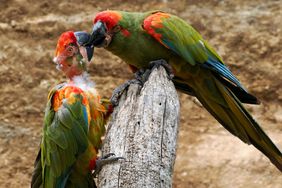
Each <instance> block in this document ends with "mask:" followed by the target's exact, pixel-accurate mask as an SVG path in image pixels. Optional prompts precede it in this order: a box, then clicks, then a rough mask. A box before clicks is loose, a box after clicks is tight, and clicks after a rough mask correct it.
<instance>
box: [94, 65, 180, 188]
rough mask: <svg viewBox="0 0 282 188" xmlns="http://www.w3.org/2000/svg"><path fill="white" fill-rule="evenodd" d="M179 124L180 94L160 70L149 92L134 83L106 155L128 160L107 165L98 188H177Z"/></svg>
mask: <svg viewBox="0 0 282 188" xmlns="http://www.w3.org/2000/svg"><path fill="white" fill-rule="evenodd" d="M178 125H179V100H178V95H177V92H176V90H175V87H174V85H173V83H172V81H170V80H169V79H168V75H167V73H166V71H165V69H164V68H163V67H162V66H160V67H159V68H156V69H154V70H153V71H152V73H151V75H150V76H149V78H148V80H147V81H146V83H145V84H144V86H143V88H141V86H139V85H137V84H132V85H130V87H129V88H128V89H127V90H126V91H125V92H124V93H123V95H122V96H121V98H120V101H119V105H118V106H117V107H116V108H115V110H114V113H113V115H112V119H111V120H110V122H109V124H108V131H107V135H106V137H105V140H104V145H103V148H102V154H107V153H115V154H116V156H121V157H124V158H125V160H124V161H121V162H116V163H112V164H109V165H105V166H104V167H103V169H102V171H101V172H100V174H99V176H98V187H99V188H116V187H122V188H144V187H145V188H153V187H164V188H166V187H172V172H173V166H174V161H175V153H176V143H177V135H178Z"/></svg>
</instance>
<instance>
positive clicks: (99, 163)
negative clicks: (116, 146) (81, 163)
mask: <svg viewBox="0 0 282 188" xmlns="http://www.w3.org/2000/svg"><path fill="white" fill-rule="evenodd" d="M121 159H122V160H125V158H124V157H115V154H114V153H108V154H106V155H104V156H102V157H100V158H99V159H97V160H96V165H95V169H94V173H93V174H92V176H93V177H94V178H96V177H97V175H98V174H99V172H100V171H101V170H102V167H103V166H104V165H106V164H110V163H114V162H116V161H119V160H121Z"/></svg>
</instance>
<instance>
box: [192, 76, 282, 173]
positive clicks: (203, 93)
mask: <svg viewBox="0 0 282 188" xmlns="http://www.w3.org/2000/svg"><path fill="white" fill-rule="evenodd" d="M199 77H200V78H199ZM199 77H198V78H199V79H200V80H199V79H197V82H195V87H196V88H194V91H195V94H196V96H197V98H198V99H199V101H200V102H201V103H202V104H203V106H204V107H205V108H206V109H207V110H208V111H209V112H210V113H211V114H212V115H213V116H214V117H215V118H216V119H217V121H218V122H219V123H221V124H222V125H223V126H224V127H225V128H226V129H227V130H228V131H229V132H231V133H232V134H233V135H235V136H237V137H239V138H240V139H241V140H242V141H243V142H245V143H247V144H253V145H254V146H255V147H256V148H257V149H258V150H260V151H261V152H262V153H264V154H265V155H266V156H267V157H268V158H269V159H270V161H271V162H272V163H273V164H274V165H275V166H276V167H277V168H278V169H279V170H280V171H281V172H282V154H281V152H280V151H279V149H278V148H277V147H276V146H275V145H274V143H273V142H272V141H271V139H270V138H269V137H268V136H267V135H266V134H265V132H264V131H263V130H262V129H261V127H260V126H259V125H258V123H257V122H256V121H255V120H254V119H253V118H252V116H251V115H250V114H249V112H248V111H247V110H246V109H245V108H244V107H243V105H242V104H241V103H240V100H239V99H238V98H237V97H236V96H235V94H233V93H232V91H231V90H230V89H229V88H228V87H226V86H225V85H224V84H223V83H221V82H220V81H219V80H218V79H217V78H216V77H215V76H214V75H213V74H211V73H210V72H208V71H207V72H205V74H203V76H199Z"/></svg>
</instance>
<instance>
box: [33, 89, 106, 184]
mask: <svg viewBox="0 0 282 188" xmlns="http://www.w3.org/2000/svg"><path fill="white" fill-rule="evenodd" d="M63 87H64V86H63V85H58V86H57V87H55V88H53V89H52V90H51V92H50V94H49V100H48V102H47V107H46V112H45V118H44V127H43V138H42V141H41V147H40V148H41V149H40V151H39V153H38V156H37V159H36V161H35V170H34V172H33V177H32V182H31V187H33V188H38V187H44V188H54V187H57V188H63V187H94V180H93V178H92V176H91V171H90V170H89V159H92V158H93V157H95V156H93V152H92V151H90V150H91V149H92V148H91V147H89V146H90V145H91V144H92V143H91V142H90V141H89V139H90V136H89V134H88V132H89V130H88V129H89V125H88V122H87V117H86V116H87V113H85V112H84V110H85V106H84V105H83V104H82V100H83V96H82V95H81V94H75V95H74V96H73V97H74V98H75V101H74V102H73V103H70V102H69V101H68V100H69V99H66V100H63V102H62V105H61V106H60V108H59V109H58V110H57V111H55V110H54V107H53V106H52V102H53V98H54V95H55V93H56V92H57V91H58V90H59V89H62V88H63ZM101 134H102V133H101ZM94 136H96V135H94ZM99 138H101V137H99ZM92 150H93V149H92Z"/></svg>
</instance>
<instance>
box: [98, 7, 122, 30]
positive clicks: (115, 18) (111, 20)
mask: <svg viewBox="0 0 282 188" xmlns="http://www.w3.org/2000/svg"><path fill="white" fill-rule="evenodd" d="M121 18H122V15H121V14H120V13H119V12H117V11H110V10H107V11H103V12H100V13H98V14H97V15H96V17H95V18H94V20H93V22H94V24H95V23H96V22H97V21H102V22H104V23H105V24H106V25H107V28H108V29H109V30H110V29H112V28H113V27H114V26H116V25H117V24H118V22H119V21H120V20H121Z"/></svg>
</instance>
